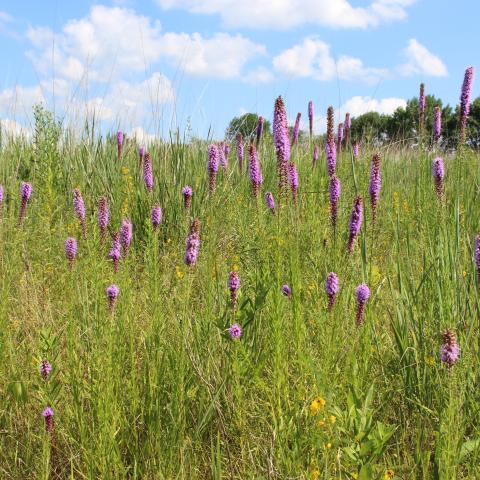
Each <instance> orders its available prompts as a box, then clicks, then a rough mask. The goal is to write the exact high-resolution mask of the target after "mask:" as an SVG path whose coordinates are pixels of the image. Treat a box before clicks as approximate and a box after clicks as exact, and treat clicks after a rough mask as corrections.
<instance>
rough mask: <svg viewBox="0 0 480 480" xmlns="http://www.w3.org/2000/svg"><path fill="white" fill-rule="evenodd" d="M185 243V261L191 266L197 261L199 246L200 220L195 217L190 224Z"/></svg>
mask: <svg viewBox="0 0 480 480" xmlns="http://www.w3.org/2000/svg"><path fill="white" fill-rule="evenodd" d="M185 243H186V248H185V263H186V264H187V265H188V266H189V267H193V266H195V265H196V263H197V258H198V250H199V248H200V222H199V220H198V219H197V218H196V219H195V220H193V222H192V223H191V225H190V232H189V234H188V237H187V241H186V242H185Z"/></svg>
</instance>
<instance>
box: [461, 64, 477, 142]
mask: <svg viewBox="0 0 480 480" xmlns="http://www.w3.org/2000/svg"><path fill="white" fill-rule="evenodd" d="M474 72H475V71H474V68H473V67H468V68H467V69H466V70H465V76H464V78H463V84H462V91H461V93H460V117H459V121H458V122H459V143H460V144H463V143H465V135H466V128H467V121H468V115H469V114H470V95H471V93H472V84H473V77H474Z"/></svg>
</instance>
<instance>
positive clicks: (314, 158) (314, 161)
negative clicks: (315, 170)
mask: <svg viewBox="0 0 480 480" xmlns="http://www.w3.org/2000/svg"><path fill="white" fill-rule="evenodd" d="M317 162H318V146H317V145H315V146H314V147H313V155H312V164H313V166H315V165H316V164H317Z"/></svg>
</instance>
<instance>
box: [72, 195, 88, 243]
mask: <svg viewBox="0 0 480 480" xmlns="http://www.w3.org/2000/svg"><path fill="white" fill-rule="evenodd" d="M73 209H74V210H75V215H76V216H77V218H78V220H79V221H80V225H81V227H82V234H83V238H84V239H86V238H87V222H86V220H85V203H84V201H83V197H82V194H81V192H80V189H79V188H75V189H74V190H73Z"/></svg>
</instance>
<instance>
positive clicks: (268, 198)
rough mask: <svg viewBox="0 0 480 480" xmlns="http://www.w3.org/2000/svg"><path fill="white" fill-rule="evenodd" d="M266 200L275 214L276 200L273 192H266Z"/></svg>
mask: <svg viewBox="0 0 480 480" xmlns="http://www.w3.org/2000/svg"><path fill="white" fill-rule="evenodd" d="M265 201H266V202H267V207H268V208H269V209H270V211H271V212H272V213H273V215H275V200H274V199H273V195H272V192H267V193H266V194H265Z"/></svg>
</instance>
